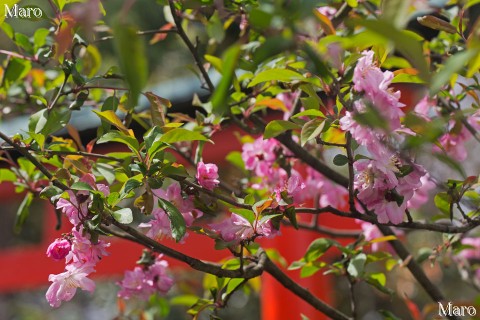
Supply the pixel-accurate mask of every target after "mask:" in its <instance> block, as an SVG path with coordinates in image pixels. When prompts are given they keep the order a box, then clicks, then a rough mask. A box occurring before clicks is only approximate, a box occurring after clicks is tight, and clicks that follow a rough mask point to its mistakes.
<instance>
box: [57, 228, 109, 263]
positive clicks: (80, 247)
mask: <svg viewBox="0 0 480 320" xmlns="http://www.w3.org/2000/svg"><path fill="white" fill-rule="evenodd" d="M82 232H83V229H82V228H81V229H80V230H79V231H77V230H76V229H75V228H73V229H72V235H73V237H72V249H71V250H70V252H69V253H68V255H67V256H66V263H72V264H75V265H83V264H91V265H95V264H96V263H97V262H99V261H100V259H102V257H104V256H108V252H107V248H108V247H109V246H110V243H107V242H105V241H103V240H98V241H97V243H92V242H91V241H90V235H89V234H88V233H86V234H85V236H84V235H82Z"/></svg>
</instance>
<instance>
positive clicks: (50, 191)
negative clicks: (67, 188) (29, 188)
mask: <svg viewBox="0 0 480 320" xmlns="http://www.w3.org/2000/svg"><path fill="white" fill-rule="evenodd" d="M62 193H63V190H62V189H60V188H58V187H55V186H47V187H45V188H43V190H42V191H40V194H39V196H40V198H41V199H46V200H50V199H51V198H52V197H55V196H58V195H60V194H62Z"/></svg>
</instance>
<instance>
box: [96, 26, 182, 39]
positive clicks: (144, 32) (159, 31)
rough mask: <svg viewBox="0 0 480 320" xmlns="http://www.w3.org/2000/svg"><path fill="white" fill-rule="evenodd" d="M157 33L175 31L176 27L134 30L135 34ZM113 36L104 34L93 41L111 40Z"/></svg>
mask: <svg viewBox="0 0 480 320" xmlns="http://www.w3.org/2000/svg"><path fill="white" fill-rule="evenodd" d="M158 33H177V29H176V28H172V29H168V30H161V29H157V30H145V31H137V32H136V34H137V35H139V36H146V35H150V34H158ZM114 38H115V37H114V36H105V37H101V38H98V39H97V40H95V41H94V42H100V41H106V40H112V39H114Z"/></svg>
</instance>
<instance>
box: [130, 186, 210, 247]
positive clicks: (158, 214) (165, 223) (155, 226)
mask: <svg viewBox="0 0 480 320" xmlns="http://www.w3.org/2000/svg"><path fill="white" fill-rule="evenodd" d="M152 193H153V194H154V196H155V197H156V198H161V199H165V200H168V201H169V202H171V203H172V204H173V205H174V206H175V207H176V208H177V209H178V211H180V213H181V214H182V216H183V219H184V220H185V224H186V226H187V227H189V226H191V225H192V224H193V222H194V220H195V219H197V218H199V217H201V216H202V214H203V213H202V212H201V211H199V210H197V209H195V207H194V204H193V200H192V198H191V197H185V198H184V197H183V196H182V190H181V188H180V184H178V183H177V182H175V183H172V184H171V185H170V186H168V188H167V190H163V189H155V190H152ZM155 197H154V198H155ZM155 201H157V200H155ZM152 216H153V219H151V220H150V221H148V222H145V223H141V224H140V225H139V227H140V228H149V229H148V231H147V233H146V234H147V236H148V237H150V238H152V239H161V238H163V237H171V236H172V229H171V226H170V220H169V218H168V216H167V214H166V212H165V211H164V210H163V209H161V208H159V207H158V205H157V204H155V208H154V209H153V211H152Z"/></svg>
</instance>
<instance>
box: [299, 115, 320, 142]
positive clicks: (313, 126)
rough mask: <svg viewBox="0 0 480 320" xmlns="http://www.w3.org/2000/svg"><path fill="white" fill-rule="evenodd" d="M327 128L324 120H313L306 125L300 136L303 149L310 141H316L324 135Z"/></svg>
mask: <svg viewBox="0 0 480 320" xmlns="http://www.w3.org/2000/svg"><path fill="white" fill-rule="evenodd" d="M324 127H325V120H324V119H313V120H310V121H308V122H307V123H305V124H304V125H303V127H302V132H301V134H300V144H301V145H302V147H303V146H304V145H305V144H306V143H307V142H308V141H310V140H312V139H315V138H316V137H318V136H319V135H320V133H322V130H323V128H324Z"/></svg>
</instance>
